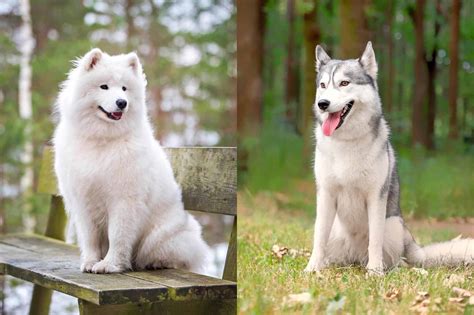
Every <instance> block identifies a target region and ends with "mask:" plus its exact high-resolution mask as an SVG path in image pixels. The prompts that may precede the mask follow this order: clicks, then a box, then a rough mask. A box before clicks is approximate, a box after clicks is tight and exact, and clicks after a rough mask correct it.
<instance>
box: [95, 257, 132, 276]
mask: <svg viewBox="0 0 474 315" xmlns="http://www.w3.org/2000/svg"><path fill="white" fill-rule="evenodd" d="M126 269H127V268H124V267H122V266H121V265H117V264H112V263H110V262H109V261H107V260H105V259H103V260H101V261H99V262H98V263H96V264H95V265H94V266H93V267H92V272H93V273H118V272H122V271H125V270H126Z"/></svg>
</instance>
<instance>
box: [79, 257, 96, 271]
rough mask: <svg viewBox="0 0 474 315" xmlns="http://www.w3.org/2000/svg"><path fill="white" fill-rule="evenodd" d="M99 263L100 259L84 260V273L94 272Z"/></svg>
mask: <svg viewBox="0 0 474 315" xmlns="http://www.w3.org/2000/svg"><path fill="white" fill-rule="evenodd" d="M98 261H99V259H87V260H83V262H82V264H81V271H82V272H92V267H93V266H94V265H95V264H96V263H97V262H98Z"/></svg>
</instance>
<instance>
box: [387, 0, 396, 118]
mask: <svg viewBox="0 0 474 315" xmlns="http://www.w3.org/2000/svg"><path fill="white" fill-rule="evenodd" d="M393 1H394V0H389V3H388V6H387V62H388V71H387V86H386V87H385V90H386V94H385V95H386V97H385V108H386V109H387V112H388V113H390V112H391V111H392V107H393V89H395V86H394V85H393V82H394V77H395V70H394V66H393V65H394V62H393V58H394V57H393V50H394V47H393V16H394V3H393Z"/></svg>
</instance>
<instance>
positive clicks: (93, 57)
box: [82, 48, 103, 71]
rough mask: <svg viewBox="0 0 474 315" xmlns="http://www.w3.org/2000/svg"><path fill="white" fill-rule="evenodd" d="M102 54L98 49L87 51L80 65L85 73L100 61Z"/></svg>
mask: <svg viewBox="0 0 474 315" xmlns="http://www.w3.org/2000/svg"><path fill="white" fill-rule="evenodd" d="M102 55H103V52H102V50H100V49H99V48H94V49H92V50H91V51H89V52H88V53H87V54H86V55H85V56H84V57H83V58H82V60H83V62H82V64H83V65H84V68H85V69H86V71H90V70H92V69H93V68H94V67H95V66H96V65H97V64H98V63H99V61H100V59H102Z"/></svg>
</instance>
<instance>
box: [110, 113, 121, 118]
mask: <svg viewBox="0 0 474 315" xmlns="http://www.w3.org/2000/svg"><path fill="white" fill-rule="evenodd" d="M112 116H114V118H115V119H120V118H122V113H121V112H113V113H112Z"/></svg>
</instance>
